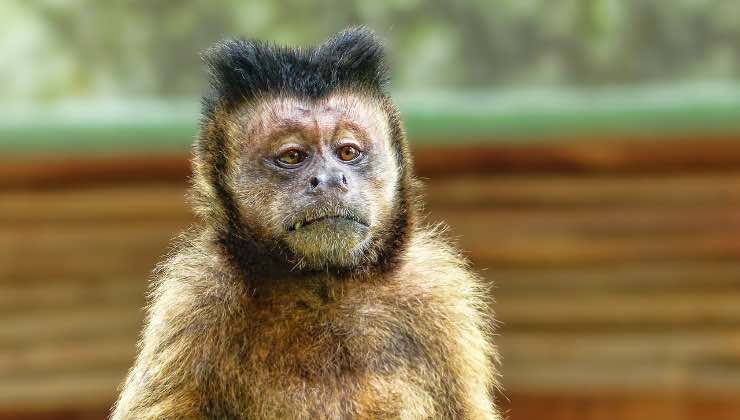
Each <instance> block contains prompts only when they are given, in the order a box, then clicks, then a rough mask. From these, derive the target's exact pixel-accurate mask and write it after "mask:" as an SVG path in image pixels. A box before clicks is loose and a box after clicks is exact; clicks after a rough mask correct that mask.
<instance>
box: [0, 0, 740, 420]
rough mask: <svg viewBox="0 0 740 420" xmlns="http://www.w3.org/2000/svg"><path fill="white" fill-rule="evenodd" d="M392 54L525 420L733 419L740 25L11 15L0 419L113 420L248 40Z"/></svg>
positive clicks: (1, 139)
mask: <svg viewBox="0 0 740 420" xmlns="http://www.w3.org/2000/svg"><path fill="white" fill-rule="evenodd" d="M356 24H365V25H368V26H370V27H371V28H372V29H374V30H375V31H376V32H377V33H378V35H379V36H380V38H381V39H382V40H383V41H384V43H385V45H386V49H387V53H388V62H389V65H390V68H391V70H392V95H393V97H394V99H395V100H396V102H397V103H398V105H399V108H400V110H401V113H402V116H403V118H404V120H405V122H406V125H407V129H408V133H409V137H410V141H411V143H412V146H413V149H414V154H415V157H416V165H417V170H418V173H419V175H420V176H421V177H423V179H424V180H425V182H426V184H427V200H428V202H429V207H428V210H429V212H430V219H431V220H445V221H447V222H448V223H449V224H450V225H451V228H452V233H453V235H454V236H455V237H457V238H459V240H460V244H461V246H462V248H463V249H464V250H465V251H466V252H467V254H468V255H469V257H470V258H471V260H472V261H473V263H474V265H475V266H476V268H477V269H480V270H482V272H483V273H484V276H485V278H486V279H487V280H488V281H491V282H493V283H494V284H495V294H496V298H497V304H496V311H497V317H498V318H499V319H500V320H501V327H500V334H501V335H500V336H499V337H498V339H497V340H498V345H499V347H500V349H501V352H502V354H503V366H502V372H503V383H504V386H505V391H506V392H505V393H506V395H500V396H499V400H500V403H501V405H502V407H504V408H505V410H506V411H507V412H508V413H509V417H510V418H511V419H513V420H530V419H543V418H548V419H550V420H558V419H578V420H581V419H584V420H585V419H591V420H607V419H615V420H616V419H630V420H642V419H645V420H647V419H671V420H672V419H677V420H681V419H687V420H688V419H695V418H713V419H737V418H740V402H738V398H737V395H739V393H740V2H738V1H737V0H670V1H669V0H666V1H659V0H653V1H649V0H562V1H548V0H496V1H494V0H489V1H484V0H469V1H457V0H429V1H420V0H394V1H384V2H371V1H360V0H344V1H338V0H333V1H328V0H326V1H317V0H313V1H298V0H285V1H276V0H255V1H246V0H242V1H225V0H213V1H195V0H185V1H164V0H161V1H142V0H138V1H137V0H129V1H123V0H110V1H90V0H88V1H83V0H68V1H59V0H45V1H41V0H23V1H21V0H5V1H3V2H2V4H0V28H2V30H0V86H2V87H1V88H0V251H1V252H0V419H5V418H8V419H11V418H12V419H17V418H26V419H56V418H65V419H66V418H77V419H83V418H84V419H88V418H90V419H92V418H103V417H105V415H106V412H107V409H108V407H109V406H110V404H111V402H112V400H113V398H114V397H115V395H116V386H117V385H118V383H120V381H121V380H122V379H123V377H124V375H125V372H126V369H127V368H128V367H129V366H130V364H131V362H132V360H133V355H134V352H135V342H136V339H137V334H138V331H139V329H140V327H141V322H142V317H143V312H142V310H141V308H142V306H143V304H144V294H145V290H146V283H147V280H148V277H149V272H150V271H151V269H152V268H153V267H154V264H155V263H156V262H157V261H158V260H160V259H161V256H162V255H163V254H164V253H165V252H166V250H167V246H168V242H169V240H170V238H172V237H173V236H174V235H175V234H176V233H177V232H178V231H180V230H182V229H184V228H185V227H187V225H188V224H189V223H191V222H192V216H191V214H190V212H189V210H188V207H187V205H186V204H185V202H184V199H183V195H184V193H185V189H186V187H187V184H186V178H187V176H188V174H189V166H188V163H187V158H188V149H189V145H190V143H191V142H192V139H193V137H194V136H195V135H196V125H197V119H198V112H199V97H200V95H201V94H202V93H203V92H204V89H205V84H206V80H205V76H206V75H205V71H204V69H203V66H202V63H201V61H200V59H199V53H200V52H201V51H203V50H204V49H205V48H207V47H208V46H209V45H210V44H212V43H213V42H215V41H217V40H220V39H224V38H227V37H234V36H242V37H250V38H259V39H265V40H271V41H274V42H276V43H286V44H291V45H294V44H297V45H312V44H316V43H318V42H320V41H321V40H322V39H323V38H325V37H326V36H327V35H329V34H331V33H333V32H336V31H339V30H341V29H343V28H345V27H347V26H349V25H356Z"/></svg>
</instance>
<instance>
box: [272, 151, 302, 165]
mask: <svg viewBox="0 0 740 420" xmlns="http://www.w3.org/2000/svg"><path fill="white" fill-rule="evenodd" d="M277 159H278V161H280V163H282V164H284V165H297V164H299V163H301V162H303V161H304V160H305V159H306V154H305V153H303V152H301V151H300V150H297V149H290V150H288V151H285V152H283V153H282V154H281V155H280V156H278V158H277Z"/></svg>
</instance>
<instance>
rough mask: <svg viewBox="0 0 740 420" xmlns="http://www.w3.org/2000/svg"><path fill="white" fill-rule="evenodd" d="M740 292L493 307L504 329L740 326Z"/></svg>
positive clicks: (522, 301) (532, 300)
mask: <svg viewBox="0 0 740 420" xmlns="http://www.w3.org/2000/svg"><path fill="white" fill-rule="evenodd" d="M738 302H740V290H738V291H736V292H734V293H694V294H686V293H676V292H671V291H666V292H665V293H664V294H663V295H661V296H659V297H656V296H654V295H600V296H598V295H594V296H589V297H588V298H582V297H580V298H572V299H567V298H565V299H553V298H551V297H549V296H546V295H542V296H518V297H515V298H508V299H498V300H497V301H496V304H495V305H494V309H495V310H496V313H497V318H498V319H499V320H500V321H501V322H502V323H503V325H504V331H508V330H510V329H518V328H542V329H552V330H553V331H556V329H558V328H560V329H563V328H564V329H573V328H584V327H589V328H590V329H591V330H593V329H594V328H597V327H598V328H619V329H625V328H629V329H631V330H633V331H640V330H644V329H650V330H655V329H657V328H669V327H675V328H695V327H702V326H703V327H711V326H732V327H735V326H738V327H740V305H738Z"/></svg>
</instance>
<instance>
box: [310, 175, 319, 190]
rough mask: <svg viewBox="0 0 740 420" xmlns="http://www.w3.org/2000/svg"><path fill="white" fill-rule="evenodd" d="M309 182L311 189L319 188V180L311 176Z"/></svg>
mask: <svg viewBox="0 0 740 420" xmlns="http://www.w3.org/2000/svg"><path fill="white" fill-rule="evenodd" d="M309 182H310V183H311V188H316V187H318V186H319V178H317V177H315V176H312V177H311V179H310V180H309Z"/></svg>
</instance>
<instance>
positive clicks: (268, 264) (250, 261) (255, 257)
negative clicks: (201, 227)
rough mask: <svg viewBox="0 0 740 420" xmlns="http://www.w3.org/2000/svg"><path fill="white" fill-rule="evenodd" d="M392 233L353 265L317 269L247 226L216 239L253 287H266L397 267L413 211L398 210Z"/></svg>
mask: <svg viewBox="0 0 740 420" xmlns="http://www.w3.org/2000/svg"><path fill="white" fill-rule="evenodd" d="M397 215H398V216H397V217H395V218H394V219H393V220H392V221H391V223H390V225H391V227H390V228H389V229H387V232H389V233H388V234H386V235H385V236H383V237H379V238H375V239H373V240H372V241H371V243H370V245H369V247H368V249H367V250H366V252H364V254H363V258H361V259H360V261H359V262H358V263H357V264H355V265H353V266H350V267H340V266H327V267H324V268H322V269H317V270H310V269H309V270H306V269H297V268H296V263H295V262H296V261H297V260H298V259H299V258H298V257H296V256H295V255H293V254H292V253H291V251H290V250H288V249H287V248H284V247H280V246H277V245H275V244H274V243H265V242H264V241H260V240H258V239H256V238H257V236H256V235H254V234H252V233H251V232H250V230H249V229H248V228H246V227H244V226H240V227H239V231H238V232H234V231H233V230H224V231H220V232H219V231H216V232H214V233H215V235H214V241H215V243H216V245H217V246H218V247H220V248H221V249H222V251H223V254H224V255H225V256H226V258H227V260H228V261H229V263H230V264H231V265H232V266H233V268H234V269H235V270H236V271H237V272H239V273H240V274H241V276H240V277H242V278H243V279H244V280H245V281H247V282H248V283H249V285H250V287H252V288H255V289H262V288H266V287H270V285H271V284H273V283H274V282H276V281H280V282H284V281H290V280H301V279H306V278H313V277H316V276H323V277H326V276H328V277H331V278H335V279H339V280H341V279H349V278H352V279H362V278H379V277H382V276H383V275H384V274H386V273H388V272H391V271H393V270H394V269H395V268H396V267H397V265H398V264H399V262H400V259H401V256H402V255H403V254H404V253H405V251H406V247H407V244H408V242H409V236H410V234H411V231H412V225H411V220H410V215H411V213H410V212H406V211H404V212H398V213H397Z"/></svg>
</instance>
